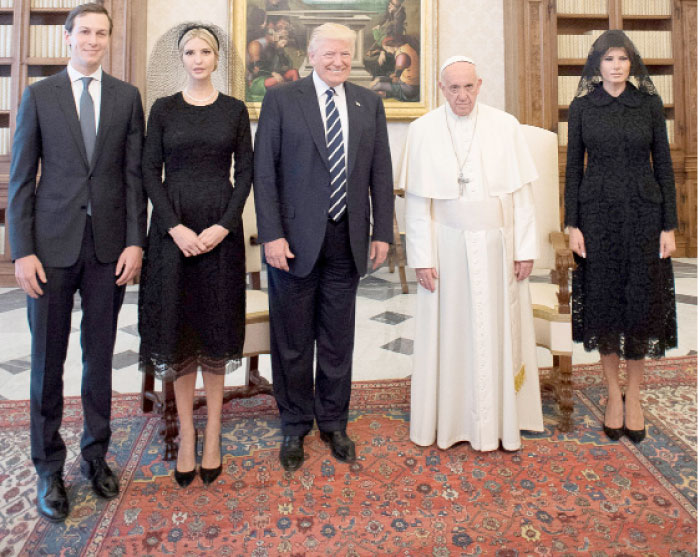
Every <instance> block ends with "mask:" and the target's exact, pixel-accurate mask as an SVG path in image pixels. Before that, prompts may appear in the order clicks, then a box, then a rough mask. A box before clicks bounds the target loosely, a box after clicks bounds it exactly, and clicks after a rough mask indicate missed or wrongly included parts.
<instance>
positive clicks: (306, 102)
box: [297, 75, 330, 170]
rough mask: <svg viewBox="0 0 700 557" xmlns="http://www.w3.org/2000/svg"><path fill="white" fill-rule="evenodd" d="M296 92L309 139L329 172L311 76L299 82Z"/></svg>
mask: <svg viewBox="0 0 700 557" xmlns="http://www.w3.org/2000/svg"><path fill="white" fill-rule="evenodd" d="M297 91H298V93H299V104H300V105H301V108H302V111H303V113H304V119H305V120H306V125H307V126H308V127H309V131H310V132H311V137H312V138H313V140H314V143H315V144H316V148H317V149H318V152H319V154H320V155H321V158H322V159H323V161H324V162H325V163H326V168H328V170H330V165H329V163H328V154H327V153H326V132H325V130H324V129H323V120H322V119H321V109H320V108H319V104H318V97H317V96H316V87H314V81H313V77H312V75H309V76H308V77H305V78H304V79H302V80H301V81H299V88H298V89H297Z"/></svg>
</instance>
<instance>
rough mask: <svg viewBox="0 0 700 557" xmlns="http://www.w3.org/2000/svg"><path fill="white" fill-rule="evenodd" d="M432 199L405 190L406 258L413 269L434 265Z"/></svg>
mask: <svg viewBox="0 0 700 557" xmlns="http://www.w3.org/2000/svg"><path fill="white" fill-rule="evenodd" d="M431 204H432V200H431V199H430V198H429V197H420V196H418V195H413V194H411V193H408V192H406V258H407V260H408V266H409V267H411V268H413V269H421V268H432V267H435V258H434V256H433V222H432V219H431V217H430V208H431Z"/></svg>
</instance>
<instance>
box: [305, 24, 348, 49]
mask: <svg viewBox="0 0 700 557" xmlns="http://www.w3.org/2000/svg"><path fill="white" fill-rule="evenodd" d="M356 38H357V37H356V34H355V31H353V30H352V29H350V28H349V27H346V26H345V25H341V24H340V23H324V24H322V25H319V26H318V27H316V28H315V29H314V30H313V31H311V38H310V39H309V46H308V47H307V51H308V53H309V54H311V53H312V52H316V49H317V48H318V46H319V44H320V43H321V42H323V41H327V40H335V41H344V42H346V43H348V44H349V45H350V50H351V52H352V53H353V54H354V53H355V40H356Z"/></svg>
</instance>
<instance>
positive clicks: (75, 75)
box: [67, 64, 102, 132]
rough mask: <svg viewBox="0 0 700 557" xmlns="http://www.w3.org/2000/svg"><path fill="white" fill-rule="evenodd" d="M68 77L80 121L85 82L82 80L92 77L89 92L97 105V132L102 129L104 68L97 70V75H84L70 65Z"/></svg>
mask: <svg viewBox="0 0 700 557" xmlns="http://www.w3.org/2000/svg"><path fill="white" fill-rule="evenodd" d="M67 70H68V77H69V78H70V82H71V86H72V88H73V99H74V100H75V110H76V111H77V113H78V119H80V96H81V95H82V94H83V82H82V81H81V79H82V78H83V77H91V78H92V81H91V82H90V85H89V86H88V92H89V93H90V96H91V97H92V102H93V104H94V105H95V132H97V130H98V129H99V128H100V104H101V101H102V66H100V67H99V68H97V70H96V71H95V73H92V74H90V75H83V74H81V73H80V72H79V71H78V70H76V69H75V68H74V67H73V66H71V65H70V64H68V67H67Z"/></svg>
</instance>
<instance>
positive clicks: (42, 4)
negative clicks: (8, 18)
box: [10, 0, 85, 8]
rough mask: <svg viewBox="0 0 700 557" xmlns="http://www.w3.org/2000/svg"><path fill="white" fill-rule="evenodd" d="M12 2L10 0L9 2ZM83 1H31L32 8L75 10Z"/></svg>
mask: <svg viewBox="0 0 700 557" xmlns="http://www.w3.org/2000/svg"><path fill="white" fill-rule="evenodd" d="M10 2H12V0H10ZM84 3H85V0H32V4H31V7H32V8H75V7H76V6H79V5H80V4H84Z"/></svg>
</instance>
